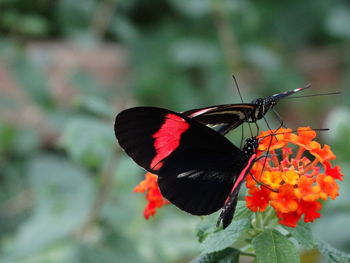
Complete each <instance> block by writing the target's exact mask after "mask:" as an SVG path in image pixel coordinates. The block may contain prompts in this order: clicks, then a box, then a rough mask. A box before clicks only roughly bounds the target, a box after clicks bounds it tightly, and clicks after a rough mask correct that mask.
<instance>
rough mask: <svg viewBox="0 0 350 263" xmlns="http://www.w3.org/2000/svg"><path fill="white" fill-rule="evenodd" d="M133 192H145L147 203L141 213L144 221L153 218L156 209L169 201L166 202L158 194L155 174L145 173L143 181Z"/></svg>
mask: <svg viewBox="0 0 350 263" xmlns="http://www.w3.org/2000/svg"><path fill="white" fill-rule="evenodd" d="M134 192H137V193H144V192H146V199H147V200H148V203H147V205H146V207H145V209H144V211H143V215H144V217H145V218H146V219H148V218H149V217H150V216H153V215H154V214H155V213H156V212H157V209H158V208H161V207H162V206H163V205H167V204H169V201H168V200H166V199H165V198H164V197H163V196H162V194H161V193H160V190H159V187H158V184H157V176H156V175H155V174H152V173H146V174H145V180H143V181H142V182H140V183H139V184H138V185H137V186H136V187H135V188H134Z"/></svg>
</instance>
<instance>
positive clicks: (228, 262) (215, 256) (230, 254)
mask: <svg viewBox="0 0 350 263" xmlns="http://www.w3.org/2000/svg"><path fill="white" fill-rule="evenodd" d="M239 254H240V252H239V250H237V249H234V248H231V247H228V248H225V249H223V250H221V251H216V252H212V253H207V254H204V255H200V256H198V257H196V258H195V259H193V260H192V261H191V263H236V262H237V263H238V260H239Z"/></svg>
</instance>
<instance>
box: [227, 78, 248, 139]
mask: <svg viewBox="0 0 350 263" xmlns="http://www.w3.org/2000/svg"><path fill="white" fill-rule="evenodd" d="M232 78H233V81H234V82H235V85H236V88H237V91H238V96H239V98H240V99H241V102H242V103H244V101H243V97H242V94H241V90H240V89H239V86H238V82H237V79H236V77H235V75H233V74H232ZM244 115H246V112H245V110H244ZM248 126H249V130H250V134H251V136H252V137H253V131H252V127H251V126H250V123H248ZM242 134H243V130H242ZM242 138H243V135H242ZM241 144H242V142H241Z"/></svg>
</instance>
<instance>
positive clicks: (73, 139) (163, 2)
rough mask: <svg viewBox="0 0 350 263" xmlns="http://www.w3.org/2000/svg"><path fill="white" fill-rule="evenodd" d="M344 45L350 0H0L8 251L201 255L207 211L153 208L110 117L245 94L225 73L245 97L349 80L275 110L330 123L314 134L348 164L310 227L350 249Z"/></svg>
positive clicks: (12, 255) (11, 254)
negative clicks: (146, 212) (148, 212)
mask: <svg viewBox="0 0 350 263" xmlns="http://www.w3.org/2000/svg"><path fill="white" fill-rule="evenodd" d="M349 44H350V4H349V2H348V1H345V0H344V1H341V0H340V1H332V0H319V1H313V0H303V1H301V0H293V1H292V0H286V1H253V0H250V1H249V0H245V1H242V0H236V1H234V0H231V1H228V0H226V1H224V0H223V1H217V0H191V1H187V0H153V1H142V0H119V1H117V0H84V1H76V0H55V1H53V0H32V1H26V0H0V233H1V235H0V262H29V263H31V262H33V263H34V262H35V263H37V262H39V263H41V262H45V263H46V262H73V263H75V262H87V263H95V262H98V263H100V262H104V263H108V262H122V263H123V262H131V263H133V262H146V263H147V262H155V263H157V262H175V263H180V262H189V261H190V260H191V259H192V258H193V257H195V256H196V255H198V254H199V252H198V244H199V243H198V240H197V237H196V235H195V228H196V225H197V224H198V223H199V222H200V219H199V218H198V217H194V216H190V215H188V214H186V213H183V212H181V211H179V210H178V209H176V208H175V207H172V206H166V207H163V208H162V209H161V210H160V211H159V213H158V214H157V215H156V216H155V217H153V218H151V219H150V220H149V221H146V220H144V218H143V208H144V206H145V204H146V201H145V199H144V197H143V196H142V195H140V194H136V193H133V192H132V191H133V188H134V186H135V185H136V184H138V182H139V181H141V180H142V179H143V174H144V171H143V170H142V169H140V168H139V167H137V165H135V164H134V163H133V162H132V161H131V160H130V159H129V158H128V157H127V156H126V155H125V154H124V153H123V152H122V151H121V149H120V147H119V145H118V144H117V142H116V140H115V137H114V131H113V122H114V117H115V115H116V114H117V113H118V112H120V111H121V110H123V109H125V108H128V107H132V106H138V105H153V106H159V107H165V108H168V109H172V110H175V111H184V110H188V109H191V108H197V107H204V106H209V105H215V104H225V103H239V102H240V99H239V97H238V93H237V89H236V87H235V86H234V82H233V80H232V77H231V75H232V74H234V75H235V76H236V78H237V80H238V83H239V87H240V90H241V92H242V94H243V99H244V101H245V102H249V101H251V100H252V99H254V98H258V97H262V96H267V95H272V94H274V93H278V92H282V91H286V90H289V89H295V88H298V87H303V86H305V85H306V84H308V83H312V88H310V89H308V90H306V91H303V92H302V94H300V95H308V94H317V93H326V92H333V91H341V92H342V94H341V95H334V96H320V97H311V98H300V99H290V100H287V99H286V100H283V101H280V103H279V104H278V105H277V106H276V107H275V109H276V110H277V111H278V112H279V114H280V115H281V116H282V118H283V119H284V121H285V123H286V124H287V126H288V127H291V128H296V127H298V126H303V125H311V126H313V127H317V128H330V131H329V132H322V133H321V134H320V136H321V138H320V140H321V142H322V143H327V144H329V145H331V147H332V149H333V150H334V152H335V154H336V155H337V161H336V162H337V164H339V165H340V166H341V167H342V171H343V173H344V175H345V176H344V181H343V182H341V185H340V188H341V189H340V196H339V197H338V198H337V199H336V201H329V202H326V203H325V204H324V207H323V210H322V217H321V218H320V219H318V220H316V222H315V223H314V224H312V228H313V229H314V235H315V237H316V238H319V239H321V240H324V241H327V242H329V243H330V244H331V245H333V246H334V247H336V248H338V249H342V250H343V251H347V252H350V228H349V218H350V195H349V191H350V179H349V175H350V164H349V161H350V140H349V136H350V88H349V86H350V45H349ZM268 118H269V121H270V125H271V126H272V127H277V126H278V121H277V120H276V118H275V117H274V116H273V115H272V114H269V116H268ZM260 126H261V128H263V129H265V128H266V127H265V126H264V124H263V122H260ZM239 134H240V130H239V131H238V133H237V132H236V133H235V132H233V134H232V135H231V136H230V137H231V139H233V141H235V140H237V138H236V137H238V138H240V135H239ZM303 262H320V259H319V257H318V255H317V254H315V253H311V255H310V253H308V254H304V255H303Z"/></svg>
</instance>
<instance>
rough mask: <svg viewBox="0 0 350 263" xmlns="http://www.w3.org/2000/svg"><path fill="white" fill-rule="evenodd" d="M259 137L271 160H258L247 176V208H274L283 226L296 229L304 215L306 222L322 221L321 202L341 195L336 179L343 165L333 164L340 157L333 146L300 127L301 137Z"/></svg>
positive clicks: (284, 133)
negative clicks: (331, 147) (317, 139)
mask: <svg viewBox="0 0 350 263" xmlns="http://www.w3.org/2000/svg"><path fill="white" fill-rule="evenodd" d="M258 137H259V138H261V141H260V143H259V150H260V155H261V156H263V154H264V152H265V153H266V152H268V157H262V158H260V159H258V160H257V161H256V162H255V164H254V166H253V167H252V169H251V171H250V175H248V177H247V180H246V186H247V188H248V196H246V198H245V199H246V205H247V207H248V208H249V209H250V210H252V211H253V212H257V211H260V212H263V211H265V210H266V209H267V208H268V207H269V206H271V207H273V209H274V210H275V211H276V215H277V217H278V218H279V219H280V221H279V223H280V224H283V225H286V226H289V227H295V226H296V225H297V223H298V221H299V220H300V219H301V218H302V216H304V222H312V221H314V220H315V219H317V218H319V217H320V216H321V214H320V213H319V211H320V210H321V208H322V204H321V202H320V201H321V200H326V199H328V198H331V199H335V198H336V197H337V196H338V195H339V193H338V190H339V186H338V184H337V182H336V180H342V176H343V174H342V173H341V172H340V168H339V166H335V167H332V165H331V163H330V161H332V160H334V159H335V158H336V156H335V155H334V154H333V152H332V151H331V149H330V147H329V146H328V145H324V146H323V147H321V145H320V144H319V143H318V142H316V141H314V138H315V137H316V132H315V131H313V130H312V129H311V128H310V127H301V128H299V129H298V130H297V134H294V133H292V130H291V129H278V130H277V131H276V130H271V131H267V132H261V134H260V135H259V136H258ZM290 145H294V146H297V147H298V149H296V150H295V149H294V148H290V147H289V146H290ZM321 168H323V169H321ZM252 175H253V176H254V178H253V177H252ZM258 182H259V183H258ZM262 184H263V185H262ZM268 188H270V189H268Z"/></svg>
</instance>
